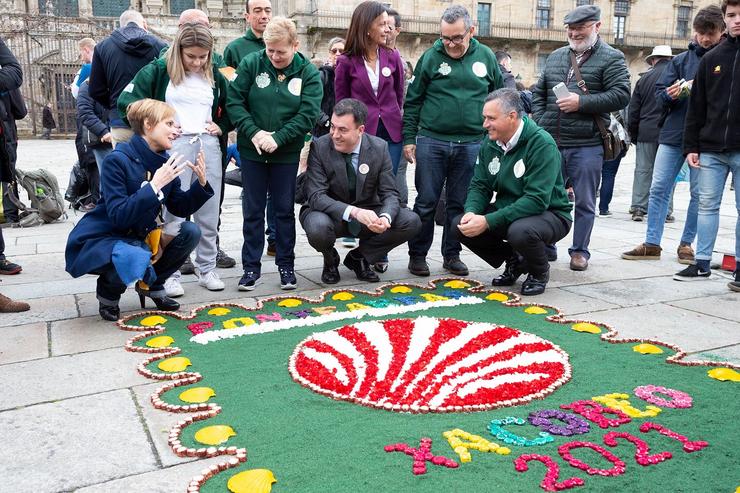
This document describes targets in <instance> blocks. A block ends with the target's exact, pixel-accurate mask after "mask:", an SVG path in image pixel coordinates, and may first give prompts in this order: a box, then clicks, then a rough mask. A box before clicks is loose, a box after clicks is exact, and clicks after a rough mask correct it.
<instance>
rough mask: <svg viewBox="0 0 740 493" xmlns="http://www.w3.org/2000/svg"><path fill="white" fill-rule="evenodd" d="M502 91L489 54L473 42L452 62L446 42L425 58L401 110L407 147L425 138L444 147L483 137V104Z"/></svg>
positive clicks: (425, 53)
mask: <svg viewBox="0 0 740 493" xmlns="http://www.w3.org/2000/svg"><path fill="white" fill-rule="evenodd" d="M501 87H503V78H502V77H501V70H500V69H499V68H498V61H497V60H496V57H495V56H494V54H493V52H492V51H491V49H490V48H489V47H488V46H486V45H484V44H481V43H479V42H478V40H477V39H475V38H473V39H471V40H470V46H469V47H468V51H466V52H465V54H464V55H463V56H462V58H451V57H450V56H449V55H447V52H446V51H445V49H444V45H443V44H442V40H437V41H436V42H435V43H434V45H433V46H432V47H431V48H429V49H428V50H427V51H425V52H424V54H422V55H421V58H419V61H418V62H417V63H416V70H414V81H413V82H412V83H411V85H409V88H408V92H407V93H406V103H405V104H404V105H403V143H404V144H415V143H416V136H417V135H423V136H426V137H432V138H435V139H439V140H444V141H446V142H474V141H478V140H480V139H481V138H482V137H483V134H484V131H483V126H482V125H483V116H482V113H483V100H484V99H485V98H486V96H487V95H488V93H490V92H491V91H494V90H496V89H499V88H501Z"/></svg>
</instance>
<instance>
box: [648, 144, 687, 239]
mask: <svg viewBox="0 0 740 493" xmlns="http://www.w3.org/2000/svg"><path fill="white" fill-rule="evenodd" d="M683 162H684V157H683V152H682V151H681V148H680V147H679V146H672V145H667V144H660V145H659V146H658V153H657V154H656V155H655V165H654V166H653V181H652V184H651V185H650V198H649V199H648V220H647V223H648V224H647V234H646V235H645V243H650V244H651V245H660V240H661V239H662V238H663V228H664V227H665V217H666V215H667V214H668V207H669V203H670V200H671V195H672V193H673V187H674V184H675V182H676V177H677V176H678V172H679V171H681V166H683ZM698 171H699V170H697V169H693V168H692V169H691V171H690V172H689V173H690V175H689V176H690V178H689V179H690V190H691V200H690V201H689V208H688V210H687V212H686V223H685V224H684V227H683V234H682V235H681V243H686V244H688V245H690V244H691V243H692V242H693V241H694V238H695V237H696V214H697V211H698V210H699V172H698Z"/></svg>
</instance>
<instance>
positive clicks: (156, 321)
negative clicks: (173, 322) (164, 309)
mask: <svg viewBox="0 0 740 493" xmlns="http://www.w3.org/2000/svg"><path fill="white" fill-rule="evenodd" d="M165 323H167V319H166V318H164V317H162V316H159V315H151V316H149V317H146V318H145V319H144V320H142V321H141V322H139V325H142V326H144V327H154V326H155V325H162V324H165Z"/></svg>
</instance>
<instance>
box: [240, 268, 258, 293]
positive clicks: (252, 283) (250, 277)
mask: <svg viewBox="0 0 740 493" xmlns="http://www.w3.org/2000/svg"><path fill="white" fill-rule="evenodd" d="M259 280H260V275H259V273H258V272H254V271H249V272H245V273H244V275H243V276H242V278H241V279H239V291H252V290H253V289H254V288H255V287H256V286H257V283H259Z"/></svg>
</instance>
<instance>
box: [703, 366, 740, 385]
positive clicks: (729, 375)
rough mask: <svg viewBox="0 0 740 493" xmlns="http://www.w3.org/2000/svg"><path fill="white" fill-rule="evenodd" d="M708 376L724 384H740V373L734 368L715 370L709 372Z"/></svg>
mask: <svg viewBox="0 0 740 493" xmlns="http://www.w3.org/2000/svg"><path fill="white" fill-rule="evenodd" d="M707 375H709V376H710V377H711V378H714V379H715V380H720V381H722V382H740V373H738V372H736V371H735V370H733V369H732V368H713V369H711V370H709V371H708V372H707Z"/></svg>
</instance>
